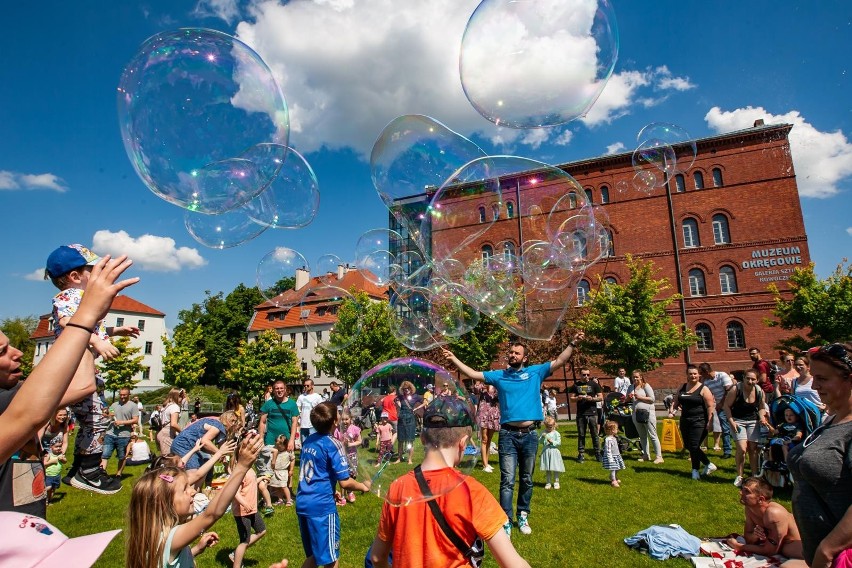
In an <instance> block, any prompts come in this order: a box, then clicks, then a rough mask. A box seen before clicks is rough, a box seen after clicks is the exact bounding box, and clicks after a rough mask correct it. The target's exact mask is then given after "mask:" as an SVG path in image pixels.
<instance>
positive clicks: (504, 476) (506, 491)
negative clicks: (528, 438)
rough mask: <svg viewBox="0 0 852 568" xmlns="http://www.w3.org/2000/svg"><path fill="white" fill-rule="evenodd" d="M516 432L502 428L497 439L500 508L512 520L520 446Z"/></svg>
mask: <svg viewBox="0 0 852 568" xmlns="http://www.w3.org/2000/svg"><path fill="white" fill-rule="evenodd" d="M514 436H515V432H511V431H509V430H506V429H505V428H501V429H500V436H499V438H498V439H497V458H498V460H499V462H500V508H501V509H503V511H504V512H505V513H506V516H507V517H509V522H512V519H513V518H514V513H513V511H512V495H513V493H514V492H515V469H516V468H517V467H518V448H517V447H516V446H515V440H514Z"/></svg>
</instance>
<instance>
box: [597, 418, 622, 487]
mask: <svg viewBox="0 0 852 568" xmlns="http://www.w3.org/2000/svg"><path fill="white" fill-rule="evenodd" d="M604 432H605V433H606V440H604V447H603V458H602V459H601V463H602V464H603V467H604V469H608V470H609V482H610V485H612V486H613V487H621V483H619V481H618V470H620V469H624V468H625V465H624V460H623V459H622V457H621V451H620V450H619V449H618V437H617V436H618V422H613V421H612V420H607V421H606V423H605V424H604Z"/></svg>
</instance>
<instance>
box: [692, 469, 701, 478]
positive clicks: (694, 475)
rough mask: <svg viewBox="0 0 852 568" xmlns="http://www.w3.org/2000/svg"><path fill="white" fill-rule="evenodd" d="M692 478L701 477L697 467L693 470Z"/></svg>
mask: <svg viewBox="0 0 852 568" xmlns="http://www.w3.org/2000/svg"><path fill="white" fill-rule="evenodd" d="M692 479H695V480H698V479H701V474H700V473H698V470H697V469H693V470H692Z"/></svg>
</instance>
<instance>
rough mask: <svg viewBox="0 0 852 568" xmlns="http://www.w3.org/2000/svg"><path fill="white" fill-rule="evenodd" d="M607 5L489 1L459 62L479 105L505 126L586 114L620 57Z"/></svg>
mask: <svg viewBox="0 0 852 568" xmlns="http://www.w3.org/2000/svg"><path fill="white" fill-rule="evenodd" d="M618 42H619V40H618V25H617V23H616V19H615V12H614V11H613V9H612V6H611V5H610V3H609V2H608V1H607V0H598V1H597V2H589V1H587V0H535V1H529V0H525V1H520V2H519V1H517V0H483V1H482V2H481V3H480V4H479V6H478V7H477V8H476V10H475V11H474V12H473V15H471V17H470V20H469V21H468V23H467V27H466V29H465V32H464V37H463V38H462V43H461V55H460V57H459V72H460V75H461V82H462V87H463V88H464V92H465V95H466V96H467V98H468V100H469V101H470V103H471V104H472V105H473V107H474V108H475V109H476V110H477V111H478V112H479V113H480V114H481V115H482V116H484V117H485V118H487V119H488V120H490V121H491V122H493V123H495V124H497V125H500V126H509V127H511V128H535V127H541V126H553V125H557V124H563V123H565V122H568V121H570V120H574V119H576V118H578V117H581V116H584V115H585V114H586V113H587V112H588V110H589V108H591V106H592V105H593V104H594V102H595V101H596V100H597V98H598V96H599V95H600V94H601V91H602V90H603V88H604V86H606V83H607V81H608V80H609V77H610V75H612V71H613V68H614V67H615V62H616V60H617V58H618Z"/></svg>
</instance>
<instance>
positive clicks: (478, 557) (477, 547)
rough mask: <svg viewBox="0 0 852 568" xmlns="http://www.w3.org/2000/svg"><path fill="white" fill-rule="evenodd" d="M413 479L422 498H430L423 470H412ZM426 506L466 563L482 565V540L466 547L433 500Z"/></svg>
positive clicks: (483, 548) (477, 540)
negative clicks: (418, 487)
mask: <svg viewBox="0 0 852 568" xmlns="http://www.w3.org/2000/svg"><path fill="white" fill-rule="evenodd" d="M414 478H415V479H416V480H417V485H419V486H420V491H421V492H422V493H423V496H424V497H426V498H427V499H429V498H430V497H432V492H431V491H430V490H429V485H428V484H427V483H426V478H425V477H423V470H422V469H420V466H419V465H418V466H417V467H415V468H414ZM427 504H428V505H429V509H431V510H432V515H433V516H434V517H435V520H436V521H437V522H438V526H439V527H441V530H442V531H444V534H445V535H446V536H447V538H449V539H450V541H451V542H452V543H453V544H454V545H455V547H456V548H458V549H459V551H460V552H461V553H462V554H463V555H464V557H465V558H467V561H468V562H470V565H471V566H473V568H479V566H481V565H482V559H483V558H484V557H485V543H483V542H482V539H481V538H479V537H476V540H474V541H473V544H471V545H468V544H467V543H465V541H463V540H462V538H461V537H460V536H459V535H458V533H457V532H456V531H454V530H453V529H452V527H450V525H448V524H447V519H445V518H444V514H443V513H442V512H441V508H440V507H438V504H437V503H436V502H435V499H429V501H427Z"/></svg>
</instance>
